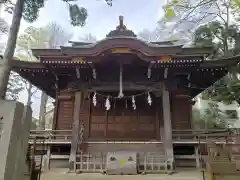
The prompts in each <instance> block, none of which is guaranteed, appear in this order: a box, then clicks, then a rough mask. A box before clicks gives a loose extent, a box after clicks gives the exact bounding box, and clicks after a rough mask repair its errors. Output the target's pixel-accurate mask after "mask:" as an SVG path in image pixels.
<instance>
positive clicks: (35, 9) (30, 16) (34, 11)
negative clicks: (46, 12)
mask: <svg viewBox="0 0 240 180" xmlns="http://www.w3.org/2000/svg"><path fill="white" fill-rule="evenodd" d="M42 7H44V0H25V4H24V9H23V18H24V19H25V20H26V21H28V22H31V23H32V22H34V21H35V20H36V19H37V18H38V15H39V11H40V8H42Z"/></svg>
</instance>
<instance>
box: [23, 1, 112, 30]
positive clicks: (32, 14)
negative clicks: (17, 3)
mask: <svg viewBox="0 0 240 180" xmlns="http://www.w3.org/2000/svg"><path fill="white" fill-rule="evenodd" d="M59 1H62V2H65V3H67V4H68V7H69V16H70V18H71V24H72V25H73V26H84V25H85V24H86V19H87V17H88V13H87V9H86V8H84V7H79V6H78V5H77V4H73V2H76V1H78V0H59ZM45 2H46V0H25V4H24V10H23V18H24V20H26V21H27V22H30V23H32V22H34V21H36V20H37V18H38V16H39V11H40V9H41V8H43V7H44V4H45ZM105 2H106V3H107V4H108V5H109V6H112V0H105Z"/></svg>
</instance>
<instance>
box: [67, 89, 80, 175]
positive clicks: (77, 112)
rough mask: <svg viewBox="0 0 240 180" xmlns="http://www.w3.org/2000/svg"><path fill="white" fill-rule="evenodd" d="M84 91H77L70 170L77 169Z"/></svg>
mask: <svg viewBox="0 0 240 180" xmlns="http://www.w3.org/2000/svg"><path fill="white" fill-rule="evenodd" d="M82 99H83V93H82V92H81V91H78V92H76V93H75V101H74V111H73V122H72V141H71V152H70V158H69V170H70V171H72V170H74V171H75V170H76V154H77V148H78V141H79V123H80V119H79V117H80V108H81V104H82Z"/></svg>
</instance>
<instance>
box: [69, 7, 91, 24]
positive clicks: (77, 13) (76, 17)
mask: <svg viewBox="0 0 240 180" xmlns="http://www.w3.org/2000/svg"><path fill="white" fill-rule="evenodd" d="M69 14H70V17H71V24H72V25H73V26H84V25H85V23H86V19H87V16H88V13H87V10H86V9H85V8H84V7H78V5H76V4H74V5H70V7H69Z"/></svg>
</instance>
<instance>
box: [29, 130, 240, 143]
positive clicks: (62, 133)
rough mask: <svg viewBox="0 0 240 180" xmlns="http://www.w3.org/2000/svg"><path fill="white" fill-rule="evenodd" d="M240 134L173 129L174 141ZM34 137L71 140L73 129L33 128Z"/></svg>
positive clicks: (31, 137) (237, 134)
mask: <svg viewBox="0 0 240 180" xmlns="http://www.w3.org/2000/svg"><path fill="white" fill-rule="evenodd" d="M236 136H240V129H222V130H216V129H207V130H193V129H186V130H173V131H172V138H173V141H179V142H181V141H182V142H187V141H197V140H202V141H206V140H209V139H212V140H216V141H224V140H226V139H229V138H231V137H236ZM34 137H45V139H46V141H48V142H70V141H71V139H72V131H71V130H32V131H31V132H30V138H29V139H30V141H31V140H32V139H33V138H34Z"/></svg>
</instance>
